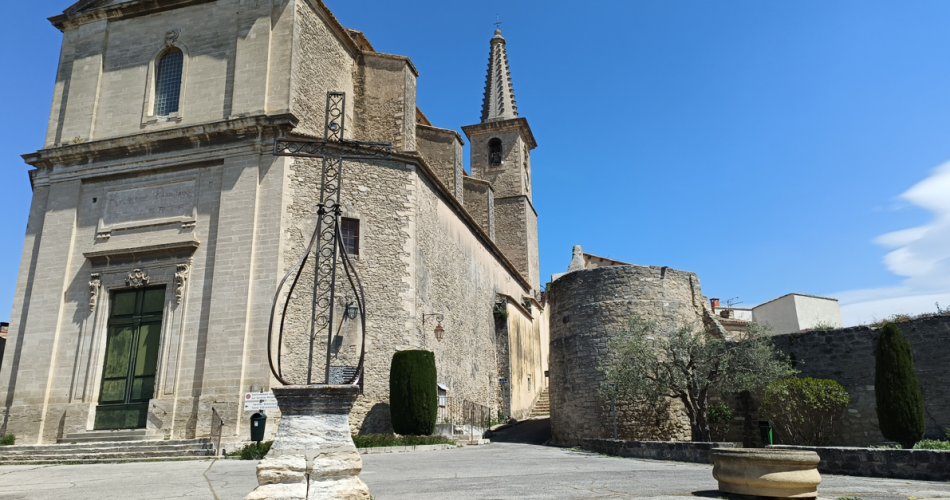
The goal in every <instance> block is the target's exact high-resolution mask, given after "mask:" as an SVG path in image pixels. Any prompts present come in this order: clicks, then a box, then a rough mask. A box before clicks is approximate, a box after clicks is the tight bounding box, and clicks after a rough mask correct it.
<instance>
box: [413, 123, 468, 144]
mask: <svg viewBox="0 0 950 500" xmlns="http://www.w3.org/2000/svg"><path fill="white" fill-rule="evenodd" d="M419 129H422V130H426V131H430V130H431V131H433V132H440V133H443V134H454V135H455V138H456V139H458V140H459V142H460V143H462V145H463V146H464V145H465V139H463V138H462V134H460V133H458V132H457V131H455V130H452V129H450V128H442V127H436V126H434V125H425V124H422V123H416V130H419Z"/></svg>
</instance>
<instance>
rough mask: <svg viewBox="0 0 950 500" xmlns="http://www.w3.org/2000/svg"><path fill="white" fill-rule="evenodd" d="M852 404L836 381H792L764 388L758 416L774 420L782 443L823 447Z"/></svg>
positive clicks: (811, 379) (797, 379) (800, 379)
mask: <svg viewBox="0 0 950 500" xmlns="http://www.w3.org/2000/svg"><path fill="white" fill-rule="evenodd" d="M850 401H851V396H849V395H848V391H846V390H845V389H844V387H842V386H841V384H839V383H838V382H835V381H834V380H830V379H817V378H790V379H785V380H779V381H777V382H773V383H771V384H769V386H768V387H766V388H765V395H764V396H763V397H762V404H761V406H760V407H759V414H760V415H761V416H762V417H763V418H765V419H769V420H771V421H772V423H773V424H774V425H775V428H776V432H777V434H778V436H779V438H780V439H781V441H782V442H783V443H785V444H794V445H810V446H823V445H825V444H828V441H829V439H831V436H832V435H833V434H834V430H835V426H836V425H837V424H838V420H839V419H840V417H841V414H842V413H843V412H844V409H845V408H846V407H847V406H848V403H849V402H850Z"/></svg>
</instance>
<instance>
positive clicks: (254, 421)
mask: <svg viewBox="0 0 950 500" xmlns="http://www.w3.org/2000/svg"><path fill="white" fill-rule="evenodd" d="M266 426H267V415H264V414H263V413H255V414H253V415H251V441H257V442H258V443H260V442H261V441H263V440H264V428H265V427H266Z"/></svg>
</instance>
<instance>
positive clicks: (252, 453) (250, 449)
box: [228, 441, 274, 460]
mask: <svg viewBox="0 0 950 500" xmlns="http://www.w3.org/2000/svg"><path fill="white" fill-rule="evenodd" d="M272 444H274V442H273V441H264V442H263V443H261V445H260V446H257V443H251V444H249V445H247V446H245V447H244V448H241V449H240V450H238V451H235V452H233V453H228V456H229V457H241V460H261V459H263V458H264V456H266V455H267V452H268V451H270V447H271V445H272Z"/></svg>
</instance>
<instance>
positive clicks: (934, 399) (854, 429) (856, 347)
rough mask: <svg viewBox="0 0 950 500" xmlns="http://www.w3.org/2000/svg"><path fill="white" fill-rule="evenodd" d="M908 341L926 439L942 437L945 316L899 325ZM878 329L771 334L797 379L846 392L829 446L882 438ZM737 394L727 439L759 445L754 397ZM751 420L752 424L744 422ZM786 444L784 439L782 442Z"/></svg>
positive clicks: (949, 402)
mask: <svg viewBox="0 0 950 500" xmlns="http://www.w3.org/2000/svg"><path fill="white" fill-rule="evenodd" d="M897 326H898V328H900V331H901V334H903V335H904V337H906V338H907V341H908V342H910V345H911V348H912V349H913V354H914V372H915V373H916V374H917V380H918V381H919V382H920V389H921V392H922V393H923V395H924V412H925V413H924V416H925V422H926V424H927V431H926V434H925V437H926V438H930V439H942V438H944V431H943V429H944V428H946V427H950V370H948V369H947V360H948V359H950V317H948V316H940V317H933V318H924V319H918V320H914V321H908V322H905V323H898V324H897ZM878 335H879V330H878V329H876V328H872V327H869V326H859V327H854V328H843V329H840V330H830V331H810V332H802V333H792V334H785V335H776V336H775V344H776V346H777V347H778V348H779V349H781V350H782V351H784V352H785V354H786V355H789V356H794V360H795V368H797V369H798V370H799V371H800V372H801V373H800V374H799V376H800V377H814V378H829V379H833V380H836V381H838V383H840V384H841V385H843V386H844V388H845V389H846V390H847V391H848V394H850V395H851V403H850V404H849V405H848V409H847V411H846V412H845V414H844V416H843V418H842V420H841V424H840V426H839V427H838V429H837V432H836V433H835V436H834V437H833V438H832V441H831V443H830V444H831V445H833V446H867V445H872V444H878V443H880V442H881V441H883V440H884V437H883V436H882V435H881V431H880V428H879V427H878V420H877V402H876V399H875V395H874V348H875V346H876V345H877V338H878ZM746 399H748V401H743V400H742V398H739V400H737V401H736V402H735V403H734V404H735V408H736V410H737V411H735V412H734V415H735V416H734V417H733V418H734V420H735V421H734V422H733V425H732V431H731V433H730V436H729V439H737V440H742V441H743V442H745V443H747V445H748V446H753V445H758V442H759V438H758V427H757V426H756V425H754V424H755V423H756V422H757V421H758V420H759V416H758V407H759V403H760V398H759V397H758V396H746ZM747 423H751V424H753V425H747ZM786 444H787V443H786Z"/></svg>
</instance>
